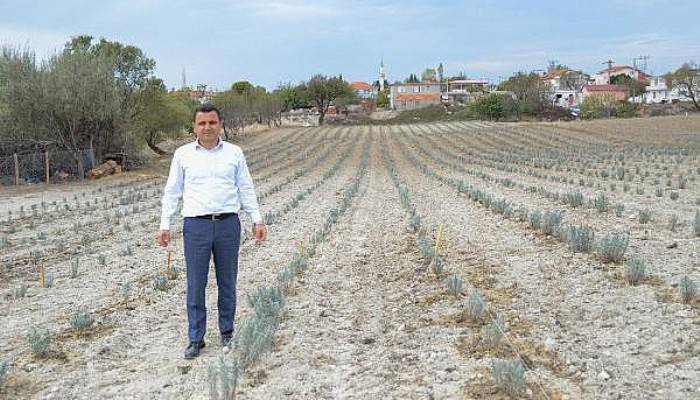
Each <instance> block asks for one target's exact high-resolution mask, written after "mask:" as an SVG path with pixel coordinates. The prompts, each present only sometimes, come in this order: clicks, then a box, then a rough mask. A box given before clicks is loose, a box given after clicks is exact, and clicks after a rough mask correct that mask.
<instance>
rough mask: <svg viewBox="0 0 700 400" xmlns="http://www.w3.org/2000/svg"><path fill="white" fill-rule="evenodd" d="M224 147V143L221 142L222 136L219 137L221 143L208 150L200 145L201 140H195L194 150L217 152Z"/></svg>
mask: <svg viewBox="0 0 700 400" xmlns="http://www.w3.org/2000/svg"><path fill="white" fill-rule="evenodd" d="M223 146H224V141H223V140H221V136H219V141H218V142H217V143H216V146H214V147H212V148H211V149H207V148H206V147H204V146H202V145H201V144H199V139H195V141H194V148H195V149H202V150H210V151H211V150H217V149H220V148H222V147H223Z"/></svg>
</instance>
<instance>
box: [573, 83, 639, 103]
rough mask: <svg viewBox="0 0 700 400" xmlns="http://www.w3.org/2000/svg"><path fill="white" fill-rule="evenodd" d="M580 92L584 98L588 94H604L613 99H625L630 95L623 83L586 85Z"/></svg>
mask: <svg viewBox="0 0 700 400" xmlns="http://www.w3.org/2000/svg"><path fill="white" fill-rule="evenodd" d="M582 92H583V98H584V99H585V98H587V97H589V96H605V97H607V98H609V99H610V100H614V101H627V99H628V98H629V97H630V94H629V88H628V87H627V86H625V85H607V84H606V85H586V86H584V87H583V91H582Z"/></svg>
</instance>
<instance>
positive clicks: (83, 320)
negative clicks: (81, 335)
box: [70, 308, 95, 332]
mask: <svg viewBox="0 0 700 400" xmlns="http://www.w3.org/2000/svg"><path fill="white" fill-rule="evenodd" d="M94 323H95V318H94V317H93V316H92V314H90V313H89V312H88V311H87V310H86V309H84V308H80V309H78V310H76V311H75V312H74V313H73V315H71V317H70V326H71V327H73V329H75V330H76V331H78V332H85V331H87V330H89V329H90V328H92V325H93V324H94Z"/></svg>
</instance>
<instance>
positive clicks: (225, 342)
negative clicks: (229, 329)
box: [221, 333, 233, 347]
mask: <svg viewBox="0 0 700 400" xmlns="http://www.w3.org/2000/svg"><path fill="white" fill-rule="evenodd" d="M232 344H233V334H232V333H222V334H221V347H231V345H232Z"/></svg>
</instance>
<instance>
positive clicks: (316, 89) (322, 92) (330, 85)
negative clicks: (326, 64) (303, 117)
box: [301, 74, 354, 125]
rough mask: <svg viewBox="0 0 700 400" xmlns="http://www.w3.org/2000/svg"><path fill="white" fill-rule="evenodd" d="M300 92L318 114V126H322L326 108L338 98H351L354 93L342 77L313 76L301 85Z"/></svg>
mask: <svg viewBox="0 0 700 400" xmlns="http://www.w3.org/2000/svg"><path fill="white" fill-rule="evenodd" d="M301 88H302V91H303V92H304V93H305V95H306V97H307V98H308V99H309V101H310V102H311V103H313V104H314V106H316V109H318V112H319V114H320V115H319V118H318V124H319V125H323V120H324V118H325V116H326V112H328V107H329V106H330V105H331V103H333V101H334V100H335V99H336V98H338V97H352V96H353V94H354V91H353V90H352V88H351V87H350V85H348V83H347V82H345V81H344V80H343V79H342V77H340V76H339V77H327V76H325V75H321V74H318V75H314V76H313V77H311V79H309V80H308V81H307V82H306V83H304V84H302V85H301Z"/></svg>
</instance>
